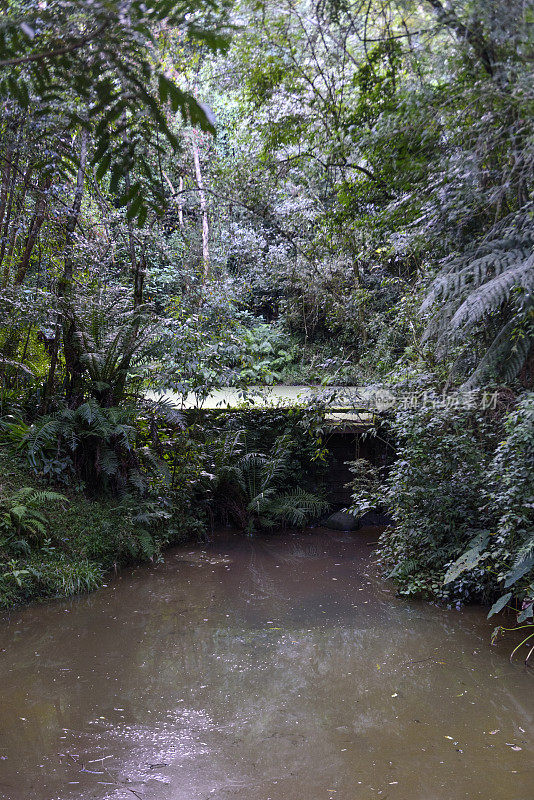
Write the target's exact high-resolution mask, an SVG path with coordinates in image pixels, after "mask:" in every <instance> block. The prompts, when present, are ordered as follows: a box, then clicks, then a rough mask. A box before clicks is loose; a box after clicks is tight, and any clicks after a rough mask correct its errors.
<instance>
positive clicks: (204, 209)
mask: <svg viewBox="0 0 534 800" xmlns="http://www.w3.org/2000/svg"><path fill="white" fill-rule="evenodd" d="M192 147H193V161H194V164H195V179H196V184H197V189H198V199H199V201H200V213H201V216H202V265H203V274H202V282H203V283H205V282H206V281H207V279H208V277H209V272H210V251H209V234H210V229H209V222H208V204H207V203H206V194H205V192H204V182H203V180H202V170H201V168H200V155H199V152H198V145H197V143H196V142H195V140H193V142H192Z"/></svg>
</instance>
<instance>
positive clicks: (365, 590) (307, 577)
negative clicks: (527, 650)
mask: <svg viewBox="0 0 534 800" xmlns="http://www.w3.org/2000/svg"><path fill="white" fill-rule="evenodd" d="M373 535H374V534H373V533H372V532H371V531H365V530H363V531H359V532H357V533H356V534H342V533H334V532H328V531H324V530H320V529H316V530H314V531H309V532H305V533H303V534H283V535H278V536H271V537H269V538H261V537H257V538H254V539H245V538H243V537H238V536H233V535H231V534H225V535H223V536H220V537H218V538H217V540H216V542H215V543H214V544H212V545H209V546H207V547H205V548H198V549H195V548H191V547H185V548H180V549H177V550H175V551H171V552H169V553H168V554H167V556H166V559H165V563H164V564H163V565H159V566H155V567H151V568H139V569H137V570H135V571H133V572H131V573H123V574H122V575H121V576H119V577H118V579H117V580H115V581H113V582H112V583H111V582H110V584H109V585H108V586H107V587H106V588H104V589H102V590H100V591H98V592H96V593H95V594H93V595H89V596H86V597H82V598H77V599H74V600H72V601H68V602H66V601H62V602H55V603H50V604H48V605H45V606H41V607H30V608H26V609H23V610H21V611H16V612H13V613H11V614H10V615H9V616H7V615H6V616H4V617H3V619H2V621H1V624H0V651H1V652H0V678H1V682H0V707H1V717H2V719H1V728H0V797H1V798H2V799H3V800H72V799H73V798H83V799H84V800H89V799H90V798H92V799H93V800H126V799H127V798H128V800H132V798H134V797H138V798H142V800H208V799H209V798H212V797H213V798H216V800H227V799H228V800H230V798H231V799H232V800H329V799H330V798H331V800H360V799H361V800H367V798H375V797H376V798H388V799H389V800H451V798H455V799H456V800H459V799H460V798H469V800H472V799H473V798H483V800H532V797H533V787H534V725H533V721H534V720H533V716H534V701H533V692H532V689H533V683H532V677H531V675H529V674H528V673H527V672H525V671H524V670H523V669H522V668H521V667H520V666H513V665H511V664H509V662H508V654H509V650H510V642H507V643H500V644H499V645H498V646H496V647H492V646H491V645H490V643H489V633H490V625H489V623H488V622H487V621H486V619H485V615H486V612H485V610H483V609H476V608H469V609H465V610H463V611H462V612H454V611H446V610H442V609H437V608H434V607H432V606H430V605H425V604H419V603H414V602H406V601H403V600H401V599H396V598H395V596H394V593H393V591H392V590H391V587H389V586H388V585H387V584H384V583H383V582H382V581H380V580H379V579H378V578H377V577H376V575H375V574H374V570H373V566H372V563H371V559H370V557H371V555H372V550H371V548H370V547H369V544H368V543H369V541H370V539H371V537H372V536H373Z"/></svg>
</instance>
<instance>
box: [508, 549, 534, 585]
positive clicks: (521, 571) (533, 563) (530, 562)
mask: <svg viewBox="0 0 534 800" xmlns="http://www.w3.org/2000/svg"><path fill="white" fill-rule="evenodd" d="M532 567H534V553H531V555H529V556H527V557H526V558H524V559H523V560H522V561H520V562H519V564H516V566H515V567H514V569H513V570H511V571H510V572H509V573H508V575H507V576H506V580H505V582H504V588H505V589H508V587H509V586H513V585H514V583H517V581H518V580H520V579H521V578H522V577H523V575H526V574H527V572H530V570H531V569H532Z"/></svg>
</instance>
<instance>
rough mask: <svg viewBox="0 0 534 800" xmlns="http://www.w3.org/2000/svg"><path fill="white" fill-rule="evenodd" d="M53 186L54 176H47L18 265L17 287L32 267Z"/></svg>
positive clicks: (15, 281) (41, 188)
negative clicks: (31, 259)
mask: <svg viewBox="0 0 534 800" xmlns="http://www.w3.org/2000/svg"><path fill="white" fill-rule="evenodd" d="M51 186H52V176H51V175H47V177H46V178H45V180H44V182H43V184H42V185H41V187H40V196H39V198H38V199H37V202H36V205H35V211H34V214H33V217H32V221H31V223H30V228H29V230H28V235H27V237H26V244H25V246H24V251H23V254H22V258H21V260H20V262H19V265H18V269H17V274H16V275H15V280H14V285H15V286H21V285H22V283H23V282H24V278H25V277H26V272H27V271H28V267H29V266H30V258H31V255H32V252H33V248H34V247H35V243H36V241H37V237H38V235H39V231H40V230H41V228H42V226H43V222H44V220H45V215H46V208H47V201H48V190H49V189H50V187H51Z"/></svg>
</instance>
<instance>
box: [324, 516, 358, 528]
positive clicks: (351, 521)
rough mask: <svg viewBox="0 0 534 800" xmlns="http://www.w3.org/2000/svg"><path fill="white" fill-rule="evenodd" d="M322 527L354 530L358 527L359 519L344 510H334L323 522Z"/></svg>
mask: <svg viewBox="0 0 534 800" xmlns="http://www.w3.org/2000/svg"><path fill="white" fill-rule="evenodd" d="M323 527H324V528H330V529H331V530H333V531H356V530H358V528H359V527H360V520H359V519H358V517H355V516H353V515H352V514H347V512H346V511H336V512H335V513H334V514H331V515H330V516H329V517H328V519H326V520H325V521H324V522H323Z"/></svg>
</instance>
